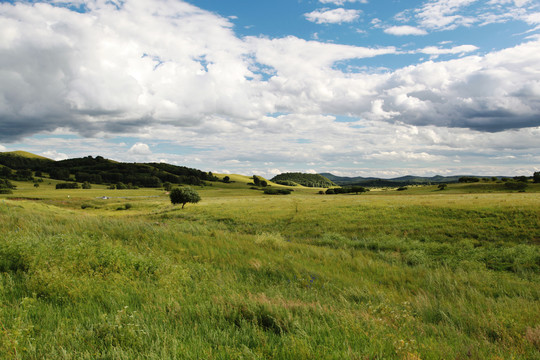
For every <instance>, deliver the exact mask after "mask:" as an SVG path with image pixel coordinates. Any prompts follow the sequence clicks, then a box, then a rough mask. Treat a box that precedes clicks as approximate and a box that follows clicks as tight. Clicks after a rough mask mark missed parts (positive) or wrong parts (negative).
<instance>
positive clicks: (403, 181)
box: [320, 173, 482, 187]
mask: <svg viewBox="0 0 540 360" xmlns="http://www.w3.org/2000/svg"><path fill="white" fill-rule="evenodd" d="M320 175H322V176H324V177H326V178H328V179H330V180H331V181H333V182H334V183H336V184H338V185H340V186H352V185H361V186H374V187H385V186H405V185H425V184H440V183H457V182H459V178H461V177H463V176H473V175H454V176H442V175H435V176H430V177H425V176H414V175H406V176H400V177H397V178H392V179H381V178H376V177H362V176H357V177H346V176H336V175H333V174H331V173H321V174H320ZM473 177H479V178H481V177H482V176H473Z"/></svg>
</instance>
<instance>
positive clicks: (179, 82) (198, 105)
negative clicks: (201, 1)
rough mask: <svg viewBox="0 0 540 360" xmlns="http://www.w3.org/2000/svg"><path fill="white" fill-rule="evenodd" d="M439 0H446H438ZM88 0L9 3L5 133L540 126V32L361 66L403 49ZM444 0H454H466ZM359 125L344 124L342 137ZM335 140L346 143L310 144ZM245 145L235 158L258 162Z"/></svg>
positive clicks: (1, 34) (4, 38)
mask: <svg viewBox="0 0 540 360" xmlns="http://www.w3.org/2000/svg"><path fill="white" fill-rule="evenodd" d="M435 3H438V4H439V5H441V4H443V2H442V1H438V2H434V1H432V2H430V3H429V4H435ZM81 4H84V5H85V6H86V7H87V8H88V12H86V13H78V12H75V11H71V10H69V9H67V8H63V7H55V6H53V5H51V4H46V3H35V4H27V3H17V4H15V5H13V4H9V3H2V4H0V22H1V23H2V27H0V39H1V41H0V69H1V71H0V140H2V141H14V140H15V139H17V138H20V137H22V136H25V135H30V134H35V133H38V132H43V131H54V130H55V129H58V128H64V129H71V131H73V132H76V133H78V134H81V135H83V136H91V135H100V134H108V135H114V134H116V133H121V134H127V133H130V134H137V136H139V137H141V138H144V137H145V136H146V135H145V134H158V135H159V136H160V137H158V138H161V139H169V138H171V141H174V140H176V139H178V138H179V134H182V138H183V139H196V138H200V137H201V134H204V139H205V141H211V140H212V139H217V140H216V141H218V140H219V141H223V140H222V136H223V134H224V133H226V134H234V135H231V137H230V141H231V146H234V145H238V146H240V145H242V142H243V141H246V140H245V139H246V138H250V137H252V138H256V139H257V140H256V141H254V142H253V143H252V146H253V147H257V146H258V142H259V141H260V138H258V137H257V136H256V135H255V134H258V133H260V132H261V131H264V132H266V133H267V134H287V133H290V134H292V133H294V138H293V139H288V140H290V141H294V139H298V138H306V139H310V138H308V137H306V136H303V134H302V131H303V130H298V129H304V126H307V125H306V124H308V125H309V126H311V127H312V128H316V127H317V128H318V129H319V131H324V130H323V128H320V127H318V125H317V124H326V125H327V126H326V128H329V127H332V128H334V129H335V128H336V125H335V124H334V123H333V120H332V119H329V118H328V117H327V115H324V116H323V115H320V114H336V115H347V116H352V117H357V118H358V119H361V121H383V122H387V123H393V124H395V123H402V124H408V125H412V126H430V125H433V126H438V127H441V128H447V127H451V128H472V129H477V130H479V131H487V132H494V131H503V130H505V129H519V128H523V127H537V126H540V119H539V117H538V114H539V113H540V100H539V99H540V85H539V84H540V39H532V40H531V41H529V42H525V43H523V44H521V45H518V46H515V47H512V48H508V49H504V50H501V51H497V52H491V53H487V54H485V55H476V56H463V57H461V58H460V59H457V60H449V61H440V62H434V61H428V62H425V63H421V64H418V65H411V66H408V67H404V68H401V69H396V70H393V71H390V70H387V71H384V72H370V71H368V70H365V71H360V72H348V71H344V70H340V68H339V67H338V66H336V63H338V62H347V61H349V60H361V59H366V58H373V57H376V56H380V55H392V54H399V53H400V51H398V50H397V49H396V48H394V47H360V46H350V45H340V44H332V43H323V42H319V41H306V40H303V39H299V38H296V37H293V36H290V37H284V38H274V39H272V38H265V37H245V38H239V37H237V36H236V35H235V34H234V32H233V31H232V24H231V23H230V20H229V19H226V18H222V17H220V16H218V15H216V14H213V13H210V12H207V11H204V10H201V9H199V8H197V7H195V6H192V5H189V4H187V3H185V2H182V1H173V0H154V1H147V0H126V1H125V2H123V4H121V5H119V6H118V8H117V7H116V6H114V5H112V4H111V3H110V2H108V1H104V0H103V1H102V0H95V1H86V2H84V3H83V2H81ZM445 4H447V5H448V6H450V5H452V6H454V7H450V8H451V9H455V8H461V6H462V5H463V6H465V5H466V4H467V1H461V2H457V0H455V1H453V2H452V1H447V2H446V3H445ZM449 11H450V10H449ZM452 11H454V10H452ZM445 14H450V13H448V12H446V13H445ZM533 20H534V19H532V20H531V22H532V21H533ZM474 51H476V47H475V46H473V45H460V46H455V47H451V48H439V47H425V48H422V49H418V50H415V52H416V53H425V54H428V55H433V56H436V55H441V54H450V55H452V54H453V55H461V54H470V53H471V52H474ZM272 113H284V114H287V115H289V116H288V117H286V118H281V117H273V116H269V115H268V114H272ZM316 125H317V126H316ZM327 133H328V131H326V132H325V134H327ZM349 133H350V129H349V128H342V127H338V128H337V130H336V139H337V138H343V137H344V136H348V135H347V134H349ZM148 139H149V138H146V140H144V141H145V142H149V141H151V140H148ZM351 143H352V142H351ZM193 144H194V145H198V146H200V143H196V142H194V143H193ZM143 145H145V144H144V143H143ZM324 145H334V144H321V143H318V142H317V141H313V142H312V144H310V145H309V146H314V147H315V146H319V147H320V148H322V146H324ZM146 146H147V145H146ZM304 146H308V145H305V144H304ZM242 148H243V146H242ZM127 150H129V149H124V151H125V152H126V153H127V154H130V153H129V152H128V151H127ZM146 150H148V151H149V150H150V149H149V148H147V149H143V147H142V146H140V148H139V149H138V151H143V152H145V151H146ZM270 150H271V149H270ZM134 151H136V149H133V151H132V152H131V154H132V155H135V154H134V153H133V152H134ZM411 152H412V153H418V151H417V150H414V151H411ZM246 153H250V154H251V153H252V152H246ZM274 153H275V151H274ZM332 153H333V154H337V153H339V148H338V147H336V146H334V151H333V152H332ZM419 153H422V151H419ZM305 154H306V151H305V150H298V151H296V150H295V151H292V152H281V153H279V154H275V155H276V156H279V157H280V158H282V159H285V158H287V157H289V158H291V157H295V156H298V158H301V159H304V158H305ZM140 155H145V154H142V153H141V154H140ZM146 155H149V156H150V155H151V154H150V153H146ZM241 155H242V154H238V156H235V158H236V159H238V161H244V160H247V159H246V158H245V157H244V158H242V157H241ZM155 156H156V160H157V159H159V158H163V157H164V155H162V154H161V155H160V154H155ZM325 156H326V157H325ZM328 156H329V155H328V154H326V155H324V156H323V155H321V159H327V157H328ZM261 157H263V154H261ZM265 158H266V157H265ZM321 161H322V160H321Z"/></svg>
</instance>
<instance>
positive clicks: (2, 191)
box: [0, 188, 13, 194]
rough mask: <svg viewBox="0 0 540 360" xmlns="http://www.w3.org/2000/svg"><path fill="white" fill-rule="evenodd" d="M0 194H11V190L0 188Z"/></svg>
mask: <svg viewBox="0 0 540 360" xmlns="http://www.w3.org/2000/svg"><path fill="white" fill-rule="evenodd" d="M0 194H13V190H11V189H6V188H0Z"/></svg>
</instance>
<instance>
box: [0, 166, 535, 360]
mask: <svg viewBox="0 0 540 360" xmlns="http://www.w3.org/2000/svg"><path fill="white" fill-rule="evenodd" d="M231 180H233V181H235V182H234V183H232V184H220V183H214V185H213V186H207V187H204V188H197V191H198V192H199V193H200V195H201V197H202V201H201V202H200V203H198V204H188V205H187V206H186V208H185V209H183V210H181V209H180V207H179V206H173V205H171V203H170V201H169V199H168V196H167V195H166V193H165V192H164V191H163V190H157V189H139V190H108V189H106V188H105V187H104V186H102V187H99V186H94V188H93V189H91V190H81V189H79V190H54V185H55V182H54V181H50V182H49V181H47V180H45V182H43V183H41V184H40V186H39V187H38V188H35V187H34V186H33V184H32V183H24V182H20V183H16V185H17V186H18V188H17V190H15V191H14V194H11V195H0V229H1V230H2V234H1V235H0V358H1V359H4V358H5V359H267V358H276V359H409V360H412V359H540V301H539V300H540V299H539V297H540V206H539V205H540V192H539V190H540V189H539V188H538V185H536V184H535V185H532V184H531V185H530V186H529V188H528V189H527V192H524V193H518V192H506V191H504V189H500V188H499V185H501V184H489V186H487V185H485V184H472V185H467V184H459V185H458V184H456V185H449V187H448V189H447V190H444V191H438V190H437V188H436V186H427V187H414V188H410V189H408V190H406V191H402V192H397V191H392V190H380V191H371V192H370V193H367V194H364V195H318V194H317V192H318V190H319V189H309V188H303V187H297V188H296V187H295V191H294V192H293V194H291V195H287V196H271V195H264V194H263V193H262V192H261V191H259V190H253V189H250V188H249V186H247V185H246V183H247V182H249V178H245V177H239V176H238V177H236V176H235V177H233V176H231ZM103 196H107V197H109V198H108V199H102V198H101V197H103ZM127 204H129V206H126V205H127Z"/></svg>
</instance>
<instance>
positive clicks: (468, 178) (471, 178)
mask: <svg viewBox="0 0 540 360" xmlns="http://www.w3.org/2000/svg"><path fill="white" fill-rule="evenodd" d="M479 181H480V179H479V178H477V177H474V176H462V177H460V178H459V182H460V183H474V182H479Z"/></svg>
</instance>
